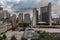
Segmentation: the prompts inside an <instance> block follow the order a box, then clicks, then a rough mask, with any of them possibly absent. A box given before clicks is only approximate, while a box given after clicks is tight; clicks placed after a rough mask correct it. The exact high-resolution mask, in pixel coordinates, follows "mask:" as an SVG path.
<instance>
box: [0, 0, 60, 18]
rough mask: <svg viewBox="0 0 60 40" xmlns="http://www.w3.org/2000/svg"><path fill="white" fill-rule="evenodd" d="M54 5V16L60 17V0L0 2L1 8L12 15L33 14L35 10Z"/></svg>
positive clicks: (12, 0) (4, 0) (9, 0)
mask: <svg viewBox="0 0 60 40" xmlns="http://www.w3.org/2000/svg"><path fill="white" fill-rule="evenodd" d="M49 2H51V3H52V16H53V17H58V16H59V15H60V0H0V6H2V7H3V8H4V10H8V11H9V12H10V13H11V14H13V13H14V12H15V13H16V14H17V13H18V12H29V13H30V12H31V10H32V9H33V8H38V9H39V8H40V7H41V6H46V5H48V3H49Z"/></svg>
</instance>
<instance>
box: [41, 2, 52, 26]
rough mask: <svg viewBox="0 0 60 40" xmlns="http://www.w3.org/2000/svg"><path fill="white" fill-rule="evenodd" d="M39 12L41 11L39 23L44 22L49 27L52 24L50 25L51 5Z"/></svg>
mask: <svg viewBox="0 0 60 40" xmlns="http://www.w3.org/2000/svg"><path fill="white" fill-rule="evenodd" d="M40 10H41V14H40V19H41V21H42V22H46V23H45V24H47V25H50V26H51V25H52V23H51V19H52V16H51V3H49V4H48V6H45V7H41V8H40Z"/></svg>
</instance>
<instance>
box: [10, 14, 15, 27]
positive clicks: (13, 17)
mask: <svg viewBox="0 0 60 40" xmlns="http://www.w3.org/2000/svg"><path fill="white" fill-rule="evenodd" d="M11 21H12V26H14V27H15V26H16V15H15V14H13V16H12V17H11Z"/></svg>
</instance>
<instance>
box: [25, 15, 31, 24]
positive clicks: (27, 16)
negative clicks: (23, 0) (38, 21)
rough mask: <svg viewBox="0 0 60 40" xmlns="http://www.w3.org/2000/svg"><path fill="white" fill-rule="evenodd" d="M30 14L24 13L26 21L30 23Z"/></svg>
mask: <svg viewBox="0 0 60 40" xmlns="http://www.w3.org/2000/svg"><path fill="white" fill-rule="evenodd" d="M30 22H31V20H30V14H24V23H30Z"/></svg>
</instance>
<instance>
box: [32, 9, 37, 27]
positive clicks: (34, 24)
mask: <svg viewBox="0 0 60 40" xmlns="http://www.w3.org/2000/svg"><path fill="white" fill-rule="evenodd" d="M32 20H33V23H32V24H33V26H36V24H37V22H38V10H37V9H36V8H34V9H33V18H32Z"/></svg>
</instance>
